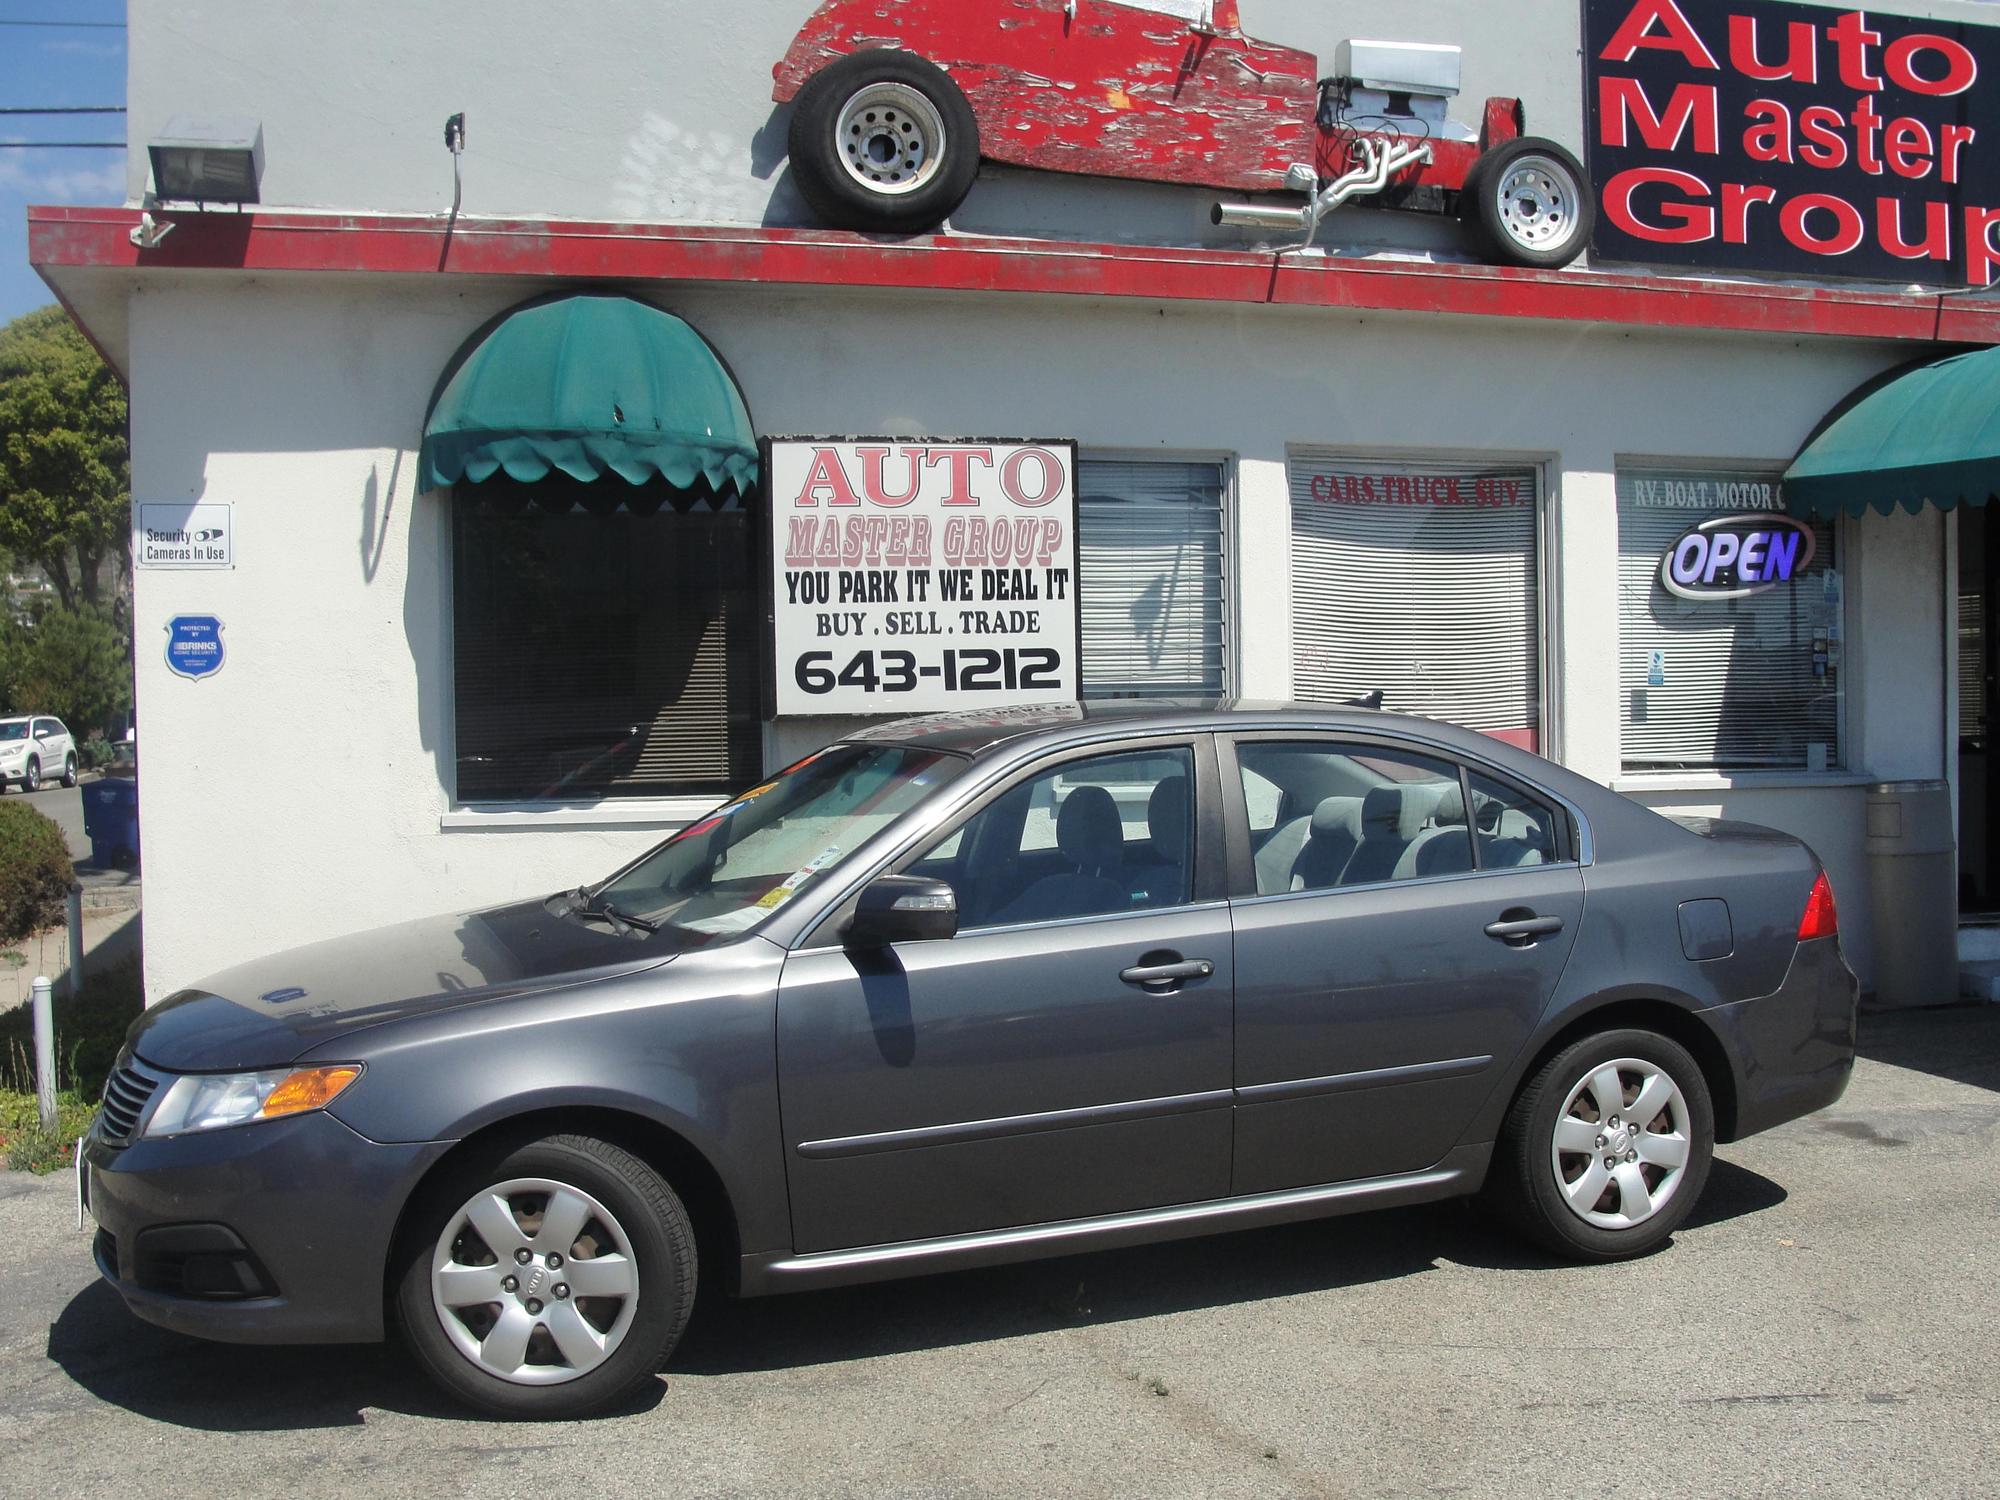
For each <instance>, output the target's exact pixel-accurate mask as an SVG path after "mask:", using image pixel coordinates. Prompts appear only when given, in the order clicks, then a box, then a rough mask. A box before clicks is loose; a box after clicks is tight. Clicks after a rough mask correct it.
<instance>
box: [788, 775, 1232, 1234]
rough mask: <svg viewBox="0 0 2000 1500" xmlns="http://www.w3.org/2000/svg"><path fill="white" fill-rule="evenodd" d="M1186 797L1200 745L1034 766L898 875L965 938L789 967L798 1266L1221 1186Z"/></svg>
mask: <svg viewBox="0 0 2000 1500" xmlns="http://www.w3.org/2000/svg"><path fill="white" fill-rule="evenodd" d="M1198 777H1199V778H1200V781H1199V783H1198V781H1197V778H1198ZM1198 796H1206V797H1208V798H1209V799H1210V805H1211V806H1212V805H1213V797H1214V787H1213V761H1212V750H1211V749H1210V747H1209V744H1208V741H1207V740H1206V739H1205V738H1193V737H1190V738H1185V739H1182V740H1180V741H1174V742H1168V743H1165V744H1147V745H1144V746H1126V747H1122V748H1119V749H1116V750H1099V751H1093V752H1092V753H1090V754H1088V755H1085V756H1081V757H1072V758H1070V759H1067V760H1065V761H1063V762H1060V763H1045V764H1043V765H1041V766H1038V767H1036V768H1034V769H1032V770H1030V771H1028V772H1025V773H1023V774H1022V775H1021V776H1020V777H1018V778H1016V779H1015V780H1014V781H1013V782H1012V783H1011V784H1010V785H1009V786H1007V787H1006V788H1004V789H1001V790H1000V791H998V792H996V793H995V794H994V795H992V796H990V797H988V798H987V799H985V801H984V802H983V803H982V805H980V806H979V807H978V808H977V809H975V810H974V812H973V813H972V814H971V816H970V817H969V818H968V819H966V820H964V821H963V822H961V823H960V824H959V825H958V826H957V827H955V828H952V829H949V830H947V831H946V833H945V834H944V836H943V837H942V838H940V839H938V840H937V841H935V842H934V843H933V844H932V845H930V846H929V847H928V848H926V849H924V850H921V851H918V853H916V854H915V855H913V856H912V857H911V858H909V859H907V860H905V861H903V862H901V864H900V866H899V868H900V870H901V871H902V872H904V873H914V874H921V875H928V876H932V877H935V878H938V879H942V880H946V881H948V882H950V884H951V885H952V886H953V888H954V890H955V891H956V892H957V895H958V901H959V910H960V930H959V934H958V936H957V937H955V938H952V939H949V940H946V941H937V942H922V943H905V944H900V945H898V946H896V947H894V948H890V949H887V950H882V951H878V952H853V951H849V950H847V949H844V948H841V947H837V946H818V947H812V946H809V947H808V948H807V949H806V950H804V951H801V952H799V953H797V954H794V955H793V957H792V958H791V959H790V960H789V961H788V962H787V964H786V966H785V972H784V977H783V981H782V983H781V985H780V988H779V994H778V1069H779V1088H780V1096H781V1104H782V1109H783V1119H784V1130H785V1140H786V1147H787V1160H786V1169H787V1172H788V1174H789V1178H790V1186H791V1197H792V1223H793V1243H794V1246H795V1248H796V1249H797V1250H798V1251H800V1252H811V1251H816V1250H829V1249H837V1248H845V1247H851V1246H859V1245H870V1244H884V1243H894V1242H898V1241H903V1240H912V1239H924V1238H930V1237H934V1236H938V1235H949V1234H958V1233H965V1232H969V1231H975V1230H982V1229H996V1228H1002V1227H1009V1226H1016V1225H1028V1224H1038V1223H1047V1222H1051V1221H1056V1220H1063V1219H1073V1218H1081V1217H1086V1216H1091V1215H1097V1214H1105V1213H1115V1212H1120V1211H1123V1210H1127V1209H1138V1208H1147V1207H1155V1206H1158V1205H1162V1204H1169V1203H1182V1202H1189V1201H1194V1200H1200V1199H1208V1198H1217V1197H1221V1196H1223V1195H1224V1194H1226V1193H1227V1191H1228V1187H1229V1152H1230V999H1231V959H1230V924H1229V912H1228V907H1227V904H1226V902H1224V901H1223V900H1221V899H1219V898H1220V897H1221V894H1222V892H1221V885H1220V881H1219V879H1217V880H1216V881H1215V882H1214V884H1213V885H1212V886H1211V887H1209V888H1207V889H1203V888H1202V887H1201V886H1200V884H1199V883H1198V881H1197V879H1196V872H1197V870H1199V869H1200V867H1201V865H1202V863H1203V858H1202V856H1203V853H1204V850H1203V848H1202V847H1200V842H1199V841H1198V838H1197V826H1196V825H1197V823H1198V821H1199V820H1198V819H1197V818H1196V817H1195V812H1196V810H1197V808H1198V806H1199V803H1198V801H1197V797H1198ZM1206 852H1207V853H1208V860H1207V863H1209V864H1210V865H1213V866H1215V867H1217V868H1218V869H1219V866H1220V859H1219V856H1218V855H1217V853H1216V852H1215V851H1214V850H1208V851H1206ZM813 941H814V942H815V943H816V942H818V941H819V939H818V938H815V939H814V940H813ZM1162 970H1166V971H1170V972H1169V973H1167V974H1166V975H1165V977H1149V976H1153V975H1157V974H1158V973H1159V971H1162Z"/></svg>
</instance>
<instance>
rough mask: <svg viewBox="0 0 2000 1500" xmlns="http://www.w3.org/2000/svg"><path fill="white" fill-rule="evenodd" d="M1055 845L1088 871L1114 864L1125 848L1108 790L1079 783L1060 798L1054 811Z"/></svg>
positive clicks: (1123, 831) (1122, 828)
mask: <svg viewBox="0 0 2000 1500" xmlns="http://www.w3.org/2000/svg"><path fill="white" fill-rule="evenodd" d="M1056 847H1057V848H1059V849H1061V850H1062V852H1063V854H1064V856H1065V857H1066V858H1068V859H1071V860H1074V861H1075V862H1076V863H1077V864H1078V865H1081V866H1082V867H1083V868H1084V869H1087V870H1088V869H1103V868H1104V867H1105V866H1106V865H1115V864H1117V863H1118V862H1119V860H1120V859H1121V857H1122V856H1123V854H1124V850H1125V825H1124V823H1123V822H1122V821H1121V820H1120V818H1119V816H1118V804H1117V803H1116V802H1115V801H1113V800H1112V797H1111V793H1109V792H1107V791H1106V790H1105V789H1104V788H1103V787H1101V786H1080V787H1077V788H1076V789H1075V790H1074V791H1072V792H1071V793H1070V794H1069V795H1068V796H1067V797H1065V798H1063V805H1062V811H1061V812H1059V813H1057V814H1056Z"/></svg>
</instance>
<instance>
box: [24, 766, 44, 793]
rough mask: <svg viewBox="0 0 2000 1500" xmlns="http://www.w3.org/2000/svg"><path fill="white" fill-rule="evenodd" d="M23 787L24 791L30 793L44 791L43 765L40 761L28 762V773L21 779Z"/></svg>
mask: <svg viewBox="0 0 2000 1500" xmlns="http://www.w3.org/2000/svg"><path fill="white" fill-rule="evenodd" d="M21 786H22V789H23V790H25V791H30V792H39V791H40V790H41V789H42V763H41V762H40V761H38V760H31V761H29V762H28V769H27V772H26V773H25V774H24V775H23V776H22V778H21Z"/></svg>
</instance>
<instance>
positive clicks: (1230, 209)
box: [1208, 203, 1312, 230]
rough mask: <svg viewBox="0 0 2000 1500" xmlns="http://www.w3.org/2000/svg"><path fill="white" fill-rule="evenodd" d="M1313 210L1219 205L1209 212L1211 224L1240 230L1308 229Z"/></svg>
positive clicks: (1246, 204)
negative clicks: (1234, 227)
mask: <svg viewBox="0 0 2000 1500" xmlns="http://www.w3.org/2000/svg"><path fill="white" fill-rule="evenodd" d="M1311 214H1312V210H1311V209H1309V208H1280V207H1279V206H1278V205H1276V204H1263V203H1218V204H1216V205H1215V207H1213V208H1211V209H1210V210H1209V211H1208V222H1209V223H1211V224H1231V225H1234V226H1236V227H1237V228H1239V229H1299V230H1303V229H1307V228H1309V227H1310V223H1309V220H1310V217H1311Z"/></svg>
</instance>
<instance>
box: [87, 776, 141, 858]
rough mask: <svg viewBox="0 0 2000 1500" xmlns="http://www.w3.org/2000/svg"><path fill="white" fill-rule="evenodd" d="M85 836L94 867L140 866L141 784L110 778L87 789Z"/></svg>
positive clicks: (94, 783)
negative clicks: (88, 843)
mask: <svg viewBox="0 0 2000 1500" xmlns="http://www.w3.org/2000/svg"><path fill="white" fill-rule="evenodd" d="M83 833H84V837H85V838H87V839H89V840H90V858H91V862H92V863H93V864H96V865H99V866H102V867H103V868H105V869H111V868H112V867H113V866H117V867H121V868H122V867H124V866H127V865H136V864H137V863H138V862H139V783H138V782H136V781H121V780H117V779H111V778H107V779H106V780H103V781H96V782H92V783H91V784H90V785H89V786H87V787H85V788H84V789H83Z"/></svg>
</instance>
